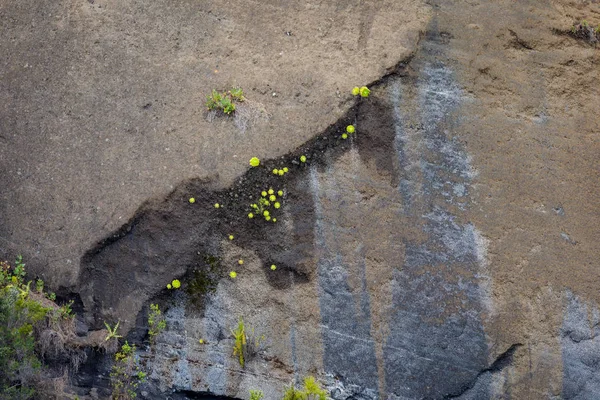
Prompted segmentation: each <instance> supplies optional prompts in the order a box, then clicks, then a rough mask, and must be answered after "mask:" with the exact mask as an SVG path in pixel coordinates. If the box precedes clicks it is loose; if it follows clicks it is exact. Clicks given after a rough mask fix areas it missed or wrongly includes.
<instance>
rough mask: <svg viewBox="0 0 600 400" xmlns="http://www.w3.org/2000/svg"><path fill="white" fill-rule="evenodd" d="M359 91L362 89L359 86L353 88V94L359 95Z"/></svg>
mask: <svg viewBox="0 0 600 400" xmlns="http://www.w3.org/2000/svg"><path fill="white" fill-rule="evenodd" d="M359 93H360V89H359V88H358V86H356V87H354V88H353V89H352V95H353V96H358V94H359Z"/></svg>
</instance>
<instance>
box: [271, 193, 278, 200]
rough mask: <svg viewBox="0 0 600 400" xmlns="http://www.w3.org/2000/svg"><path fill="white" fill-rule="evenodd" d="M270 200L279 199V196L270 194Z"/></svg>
mask: <svg viewBox="0 0 600 400" xmlns="http://www.w3.org/2000/svg"><path fill="white" fill-rule="evenodd" d="M269 200H270V201H275V200H277V196H275V195H274V194H272V195H270V196H269Z"/></svg>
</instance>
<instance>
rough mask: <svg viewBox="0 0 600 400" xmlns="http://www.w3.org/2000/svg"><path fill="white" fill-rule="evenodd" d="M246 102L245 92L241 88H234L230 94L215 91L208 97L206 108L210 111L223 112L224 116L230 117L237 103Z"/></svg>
mask: <svg viewBox="0 0 600 400" xmlns="http://www.w3.org/2000/svg"><path fill="white" fill-rule="evenodd" d="M244 100H245V98H244V92H243V91H242V89H241V88H237V87H234V88H232V89H231V90H229V91H228V92H218V91H217V90H215V89H213V91H212V92H211V94H210V95H208V96H207V97H206V107H207V108H208V110H209V111H213V110H221V111H222V112H223V113H224V114H227V115H229V114H231V113H233V112H234V111H235V103H236V102H238V103H241V102H243V101H244Z"/></svg>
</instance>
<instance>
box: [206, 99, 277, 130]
mask: <svg viewBox="0 0 600 400" xmlns="http://www.w3.org/2000/svg"><path fill="white" fill-rule="evenodd" d="M221 116H227V115H226V114H224V113H223V112H222V111H221V110H210V111H208V112H207V113H206V120H207V121H208V122H212V121H214V120H215V119H216V118H218V117H221ZM269 118H270V115H269V113H268V112H267V110H266V108H265V107H264V106H263V105H262V104H261V103H258V102H255V101H252V100H248V99H246V100H244V101H243V102H241V103H236V104H235V112H234V113H233V123H234V124H235V126H236V127H237V128H238V129H239V130H240V132H242V133H245V132H246V131H247V130H248V129H251V128H252V127H253V126H255V125H257V124H259V123H260V122H266V121H268V120H269Z"/></svg>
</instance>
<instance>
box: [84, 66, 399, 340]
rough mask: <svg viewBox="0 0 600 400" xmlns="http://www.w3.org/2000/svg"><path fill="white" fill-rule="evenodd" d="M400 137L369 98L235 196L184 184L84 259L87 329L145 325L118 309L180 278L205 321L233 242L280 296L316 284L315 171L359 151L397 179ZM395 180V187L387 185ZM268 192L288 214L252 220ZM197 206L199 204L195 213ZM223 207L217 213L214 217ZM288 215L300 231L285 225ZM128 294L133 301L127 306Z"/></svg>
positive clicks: (265, 167) (243, 181) (252, 173)
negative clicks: (225, 251)
mask: <svg viewBox="0 0 600 400" xmlns="http://www.w3.org/2000/svg"><path fill="white" fill-rule="evenodd" d="M405 65H406V64H401V65H400V67H399V69H398V71H399V72H398V73H401V74H402V73H405V72H406V71H405ZM386 79H387V77H384V78H383V79H382V80H381V81H380V82H378V84H383V83H385V81H386ZM350 124H357V126H358V132H357V133H356V134H352V135H350V136H349V137H348V139H343V138H342V134H343V133H345V131H346V126H347V125H350ZM394 135H395V133H394V126H393V110H392V108H391V105H390V104H388V103H387V102H386V101H385V100H381V99H378V98H376V97H375V96H371V97H370V98H368V99H360V100H359V101H357V103H356V105H355V106H354V107H353V108H352V109H350V110H349V111H348V113H347V114H346V115H344V116H343V117H342V118H340V119H339V120H338V121H337V123H335V124H334V125H332V126H330V127H329V128H328V129H327V130H326V131H325V132H323V133H322V134H320V135H318V136H316V137H314V138H313V139H312V140H310V141H309V142H307V143H306V144H305V145H303V146H301V147H299V148H298V149H296V150H295V151H294V152H291V153H289V154H287V155H286V156H283V157H281V158H277V159H271V160H263V161H261V165H260V166H259V167H255V168H250V169H249V170H248V171H247V173H246V174H244V175H243V176H242V177H240V178H239V179H238V181H237V182H236V183H235V184H234V185H233V186H232V187H230V188H227V189H224V190H216V191H215V190H211V189H210V186H211V182H209V181H203V180H198V179H194V180H190V181H186V182H183V183H181V184H180V185H179V186H178V187H177V188H176V189H175V190H173V191H172V192H171V193H170V194H169V195H168V196H167V197H166V198H165V199H163V200H151V201H148V202H146V203H144V204H143V205H142V206H141V207H140V208H139V210H138V211H137V213H136V214H135V215H134V216H133V218H131V220H130V221H129V222H127V223H126V224H125V225H123V226H122V227H121V228H120V229H119V230H117V231H116V232H114V233H113V234H112V235H110V236H109V237H107V238H106V239H104V240H103V241H101V242H100V243H98V244H97V245H96V246H95V247H94V248H93V249H91V250H89V251H88V252H87V253H86V254H85V255H84V256H83V258H82V260H81V266H82V272H81V275H80V292H81V297H82V299H83V302H84V304H85V306H86V312H87V315H88V322H89V324H90V326H91V327H93V328H101V327H102V322H103V321H104V320H108V321H112V320H114V321H116V320H121V321H123V319H124V317H127V315H122V314H123V313H124V312H125V313H128V312H135V315H138V317H137V320H138V321H137V323H136V325H139V324H140V321H139V320H140V315H139V314H138V313H139V311H140V310H141V308H142V306H141V304H137V305H136V304H133V305H127V307H129V308H128V309H127V311H123V308H121V310H119V306H120V305H121V304H120V303H121V302H124V303H123V304H125V303H132V302H134V303H135V302H137V301H139V302H142V301H143V304H146V302H147V301H148V300H149V299H151V298H154V297H156V296H157V295H160V296H164V295H167V296H168V294H169V293H168V291H167V290H166V288H165V286H166V284H167V283H169V282H171V280H172V279H175V278H178V279H180V280H181V281H182V284H183V285H182V289H183V290H186V291H187V292H188V294H192V295H193V296H192V297H193V298H194V299H195V301H194V302H195V304H196V305H197V306H198V308H199V310H200V312H202V308H203V297H204V295H205V294H206V293H208V292H210V291H211V290H212V289H214V287H215V286H216V283H217V282H218V280H219V279H221V278H223V277H226V276H227V274H228V272H229V271H230V270H231V268H226V267H225V266H222V267H221V268H216V267H215V266H216V265H217V264H219V259H220V257H221V248H220V246H221V242H222V240H224V239H226V238H227V237H228V236H229V235H230V234H233V235H234V236H235V239H234V242H235V244H236V245H237V246H239V247H241V248H244V249H250V250H253V251H254V252H256V254H258V255H259V256H260V257H261V262H262V265H263V268H264V273H265V276H266V277H267V280H268V282H269V284H270V285H271V287H272V288H273V289H276V290H281V289H285V288H287V287H289V286H290V285H291V284H292V283H294V284H302V283H305V282H308V281H310V280H311V279H312V276H313V274H314V272H315V271H314V270H313V269H314V260H313V254H314V249H313V246H314V226H315V215H314V212H315V211H314V209H313V198H312V193H311V191H310V185H309V184H308V181H309V177H308V174H309V171H310V168H311V167H315V166H316V168H317V169H318V170H319V171H320V172H323V171H326V170H327V168H329V165H330V164H331V163H333V162H334V161H335V160H336V159H337V158H338V157H339V156H340V155H342V154H344V153H345V152H346V151H348V150H349V149H350V148H351V147H353V146H354V147H356V148H357V149H358V152H359V154H360V157H361V159H363V161H364V162H365V163H372V164H374V165H375V166H376V168H377V169H378V170H379V171H381V172H383V171H387V173H388V174H389V175H393V174H394V172H393V171H395V170H396V168H394V166H393V165H392V164H393V161H390V160H393V159H394V157H393V154H392V153H394V151H395V150H394ZM302 155H304V156H306V158H307V161H306V162H305V163H302V162H301V161H300V156H302ZM283 167H288V168H289V173H287V174H285V175H284V176H279V175H275V174H273V172H272V171H273V169H281V168H283ZM393 181H397V179H390V182H393ZM269 188H273V189H274V190H275V191H278V190H283V191H284V192H285V194H284V196H283V198H282V200H281V203H282V208H281V209H279V210H272V216H273V217H276V218H277V219H278V221H277V222H276V223H273V222H268V221H265V220H264V218H260V217H258V216H257V217H256V218H253V219H250V218H248V213H249V212H252V211H253V210H252V209H251V207H250V205H251V204H252V203H255V202H257V200H258V199H259V198H260V196H261V191H263V190H268V189H269ZM192 197H193V198H195V203H193V204H190V202H189V199H190V198H192ZM216 203H218V204H219V205H220V207H219V208H215V206H214V205H215V204H216ZM284 213H285V214H284ZM284 215H285V216H286V217H285V218H290V217H291V219H292V220H293V223H292V224H286V223H284V220H285V218H284ZM207 260H210V261H207ZM271 264H275V265H277V270H276V271H271V270H270V266H271ZM242 268H243V267H239V269H238V268H236V269H238V270H241V269H242ZM127 295H129V296H130V299H129V300H126V299H125V298H124V297H125V296H127ZM142 323H143V322H142ZM122 325H123V324H122ZM130 328H132V327H131V326H129V327H126V328H125V329H130ZM136 330H137V329H136ZM136 336H138V335H136Z"/></svg>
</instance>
